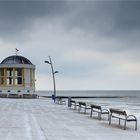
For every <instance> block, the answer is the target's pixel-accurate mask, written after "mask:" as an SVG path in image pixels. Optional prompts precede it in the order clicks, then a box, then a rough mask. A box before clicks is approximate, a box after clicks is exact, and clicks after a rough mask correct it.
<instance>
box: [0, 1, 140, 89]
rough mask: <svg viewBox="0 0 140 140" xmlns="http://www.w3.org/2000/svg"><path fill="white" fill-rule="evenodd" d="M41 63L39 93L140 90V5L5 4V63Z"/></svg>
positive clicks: (0, 23) (0, 39)
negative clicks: (18, 58) (13, 58)
mask: <svg viewBox="0 0 140 140" xmlns="http://www.w3.org/2000/svg"><path fill="white" fill-rule="evenodd" d="M15 48H18V49H19V50H20V51H19V55H22V56H24V57H26V58H28V59H29V60H30V61H31V62H32V63H33V64H35V65H36V89H37V90H51V89H53V84H52V75H51V67H50V65H48V64H45V63H44V60H48V57H49V56H51V58H52V61H53V66H54V69H55V70H58V71H59V73H58V74H56V75H55V76H56V87H57V89H59V90H60V89H61V90H63V89H65V90H69V89H70V90H73V89H77V90H78V89H80V90H88V89H89V90H92V89H93V90H138V89H140V1H138V0H137V1H135V0H132V1H131V0H129V1H127V0H123V1H121V0H98V1H95V0H71V1H70V0H51V1H50V0H46V1H41V0H40V1H39V0H36V1H34V0H30V1H27V0H26V1H23V0H5V1H4V0H0V61H2V60H3V59H4V58H6V57H7V56H10V55H14V54H15Z"/></svg>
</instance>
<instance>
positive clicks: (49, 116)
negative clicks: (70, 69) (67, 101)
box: [0, 97, 140, 140]
mask: <svg viewBox="0 0 140 140" xmlns="http://www.w3.org/2000/svg"><path fill="white" fill-rule="evenodd" d="M81 100H83V101H86V102H88V103H96V104H99V105H102V106H103V107H104V108H110V107H114V108H122V109H124V110H126V111H127V112H128V114H133V115H135V116H136V117H137V119H138V130H137V131H135V130H134V122H128V123H127V128H126V130H123V125H121V126H119V125H118V120H116V119H114V120H113V122H112V124H111V125H108V120H107V116H106V115H103V116H102V120H98V119H97V114H95V115H93V118H90V110H88V111H87V114H83V113H82V112H80V113H78V111H77V110H70V109H69V108H68V106H67V105H58V104H55V103H54V102H53V101H52V100H51V99H48V98H39V99H8V98H0V140H93V139H95V140H118V139H119V140H132V139H134V140H139V139H140V122H139V120H140V98H134V97H131V98H127V97H126V98H113V99H106V98H104V99H101V98H95V99H81ZM122 124H123V122H122Z"/></svg>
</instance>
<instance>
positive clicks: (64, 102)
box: [55, 97, 66, 105]
mask: <svg viewBox="0 0 140 140" xmlns="http://www.w3.org/2000/svg"><path fill="white" fill-rule="evenodd" d="M55 103H57V104H60V105H63V104H65V105H66V100H64V99H63V98H61V97H57V98H56V101H55Z"/></svg>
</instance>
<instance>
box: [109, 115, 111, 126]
mask: <svg viewBox="0 0 140 140" xmlns="http://www.w3.org/2000/svg"><path fill="white" fill-rule="evenodd" d="M110 124H111V115H109V125H110Z"/></svg>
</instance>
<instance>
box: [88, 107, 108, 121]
mask: <svg viewBox="0 0 140 140" xmlns="http://www.w3.org/2000/svg"><path fill="white" fill-rule="evenodd" d="M93 112H96V113H98V119H99V120H101V115H102V114H107V115H108V119H109V111H108V110H107V109H102V107H101V106H99V105H94V104H91V113H90V117H92V114H93Z"/></svg>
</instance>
